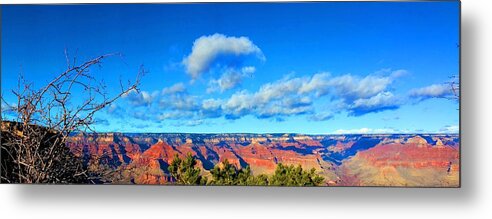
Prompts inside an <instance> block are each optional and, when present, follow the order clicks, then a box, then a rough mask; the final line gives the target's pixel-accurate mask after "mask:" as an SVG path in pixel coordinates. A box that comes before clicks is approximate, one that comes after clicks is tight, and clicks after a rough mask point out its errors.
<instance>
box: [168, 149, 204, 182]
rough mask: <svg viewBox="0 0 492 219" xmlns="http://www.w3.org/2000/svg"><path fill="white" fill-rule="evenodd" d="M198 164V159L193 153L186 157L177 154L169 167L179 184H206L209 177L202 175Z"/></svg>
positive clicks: (173, 177)
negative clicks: (182, 157)
mask: <svg viewBox="0 0 492 219" xmlns="http://www.w3.org/2000/svg"><path fill="white" fill-rule="evenodd" d="M196 164H197V162H196V159H195V158H194V157H193V155H192V154H191V153H188V154H187V155H186V157H185V158H184V159H181V158H180V157H179V156H178V155H177V154H175V155H174V159H173V161H172V162H171V164H170V165H169V167H168V168H167V169H168V170H169V173H170V174H171V177H172V179H173V180H174V182H175V183H177V184H182V185H204V184H206V182H207V178H206V177H202V176H201V175H200V172H201V171H200V168H198V167H195V166H196Z"/></svg>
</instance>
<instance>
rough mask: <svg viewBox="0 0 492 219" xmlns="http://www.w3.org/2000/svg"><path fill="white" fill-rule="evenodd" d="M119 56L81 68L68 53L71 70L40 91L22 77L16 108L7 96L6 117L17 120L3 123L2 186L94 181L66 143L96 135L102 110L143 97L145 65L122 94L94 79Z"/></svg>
mask: <svg viewBox="0 0 492 219" xmlns="http://www.w3.org/2000/svg"><path fill="white" fill-rule="evenodd" d="M118 55H119V54H117V53H113V54H106V55H102V56H98V57H95V58H93V59H90V60H89V61H86V62H84V63H82V64H77V61H76V59H75V58H73V59H70V58H69V56H68V53H67V52H66V51H65V56H66V61H67V69H66V70H65V71H64V72H62V73H60V74H59V75H58V76H56V77H55V78H54V79H53V80H51V81H50V82H49V83H48V84H47V85H45V86H44V87H41V88H39V89H36V88H34V86H33V84H32V83H30V82H28V81H26V80H25V78H24V77H23V75H22V74H19V80H18V87H17V89H16V90H12V94H13V95H14V97H15V98H16V103H14V104H11V103H8V102H7V101H5V99H4V97H3V96H2V104H3V106H2V112H3V111H5V110H9V111H10V112H12V113H13V114H14V115H15V119H14V121H12V122H8V121H4V120H3V118H2V142H1V152H2V154H1V170H0V171H1V182H3V183H87V182H90V180H91V177H90V173H88V171H87V169H86V168H84V167H83V163H82V162H81V160H80V159H78V158H77V157H75V156H74V155H73V154H72V153H71V152H70V150H69V148H68V147H67V146H66V145H65V143H66V141H67V139H68V138H69V137H70V135H71V134H72V133H74V132H83V131H88V130H89V131H92V129H93V128H92V127H93V126H92V125H93V124H94V122H95V118H94V115H95V114H96V113H97V112H98V111H100V110H102V109H104V108H105V107H107V106H109V105H110V104H112V103H113V102H115V101H116V100H117V99H118V98H121V97H122V96H124V95H125V94H127V93H129V92H130V91H136V92H139V90H138V85H139V84H140V79H141V77H142V76H143V75H144V74H145V70H144V68H143V66H141V67H140V69H139V70H138V73H137V75H136V79H135V81H133V82H130V81H128V83H125V85H124V83H122V81H121V80H120V83H119V86H120V90H119V92H118V93H117V94H113V95H112V96H110V95H109V94H108V92H107V89H106V88H107V87H106V85H105V84H104V82H103V81H101V80H97V79H96V78H95V77H94V75H93V74H91V71H90V70H91V69H92V68H93V67H95V66H100V65H101V64H102V61H103V60H104V59H106V58H108V57H110V56H118ZM2 95H3V94H2Z"/></svg>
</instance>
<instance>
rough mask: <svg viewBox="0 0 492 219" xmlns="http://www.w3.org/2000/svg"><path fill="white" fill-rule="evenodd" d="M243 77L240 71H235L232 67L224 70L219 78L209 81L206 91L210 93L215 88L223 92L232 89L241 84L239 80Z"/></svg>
mask: <svg viewBox="0 0 492 219" xmlns="http://www.w3.org/2000/svg"><path fill="white" fill-rule="evenodd" d="M243 77H244V74H243V73H241V72H237V71H234V70H232V69H231V70H229V71H226V72H225V73H224V74H222V76H221V77H220V78H219V79H217V80H211V81H210V82H209V86H208V88H207V93H212V92H215V91H217V90H220V92H224V91H226V90H229V89H232V88H234V87H236V86H237V85H239V84H241V82H242V81H243Z"/></svg>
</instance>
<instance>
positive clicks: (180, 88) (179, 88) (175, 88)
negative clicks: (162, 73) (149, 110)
mask: <svg viewBox="0 0 492 219" xmlns="http://www.w3.org/2000/svg"><path fill="white" fill-rule="evenodd" d="M185 91H186V87H185V85H184V84H183V83H176V84H174V85H172V86H171V87H166V88H164V89H162V94H164V95H166V94H174V93H182V92H185Z"/></svg>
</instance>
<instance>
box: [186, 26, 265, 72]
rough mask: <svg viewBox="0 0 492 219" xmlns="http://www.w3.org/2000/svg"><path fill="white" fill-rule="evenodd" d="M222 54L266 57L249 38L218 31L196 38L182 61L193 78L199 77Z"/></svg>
mask: <svg viewBox="0 0 492 219" xmlns="http://www.w3.org/2000/svg"><path fill="white" fill-rule="evenodd" d="M222 55H224V56H226V55H232V56H236V57H240V56H245V55H256V56H258V57H259V58H260V59H264V56H263V53H262V52H261V50H260V48H259V47H258V46H256V45H255V44H254V43H253V42H252V41H251V40H250V39H249V38H247V37H244V36H242V37H232V36H226V35H223V34H218V33H216V34H213V35H209V36H202V37H200V38H198V39H196V40H195V42H194V43H193V48H192V50H191V53H190V54H189V55H188V56H187V57H186V58H184V59H183V61H182V63H183V64H184V65H185V67H186V72H187V73H188V74H189V75H190V76H191V77H192V79H197V78H198V77H199V76H200V75H201V74H202V73H203V72H206V71H208V70H209V69H210V67H211V65H212V64H213V62H214V61H215V60H216V59H217V58H218V57H219V56H222Z"/></svg>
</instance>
